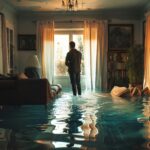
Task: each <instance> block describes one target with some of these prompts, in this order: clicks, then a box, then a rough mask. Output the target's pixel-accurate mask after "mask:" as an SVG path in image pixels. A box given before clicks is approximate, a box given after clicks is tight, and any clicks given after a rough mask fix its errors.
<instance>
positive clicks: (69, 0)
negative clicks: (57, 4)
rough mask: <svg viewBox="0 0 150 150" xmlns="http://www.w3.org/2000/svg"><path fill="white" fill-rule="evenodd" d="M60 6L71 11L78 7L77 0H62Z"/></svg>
mask: <svg viewBox="0 0 150 150" xmlns="http://www.w3.org/2000/svg"><path fill="white" fill-rule="evenodd" d="M62 6H63V7H65V8H66V10H67V11H73V10H77V9H78V0H62Z"/></svg>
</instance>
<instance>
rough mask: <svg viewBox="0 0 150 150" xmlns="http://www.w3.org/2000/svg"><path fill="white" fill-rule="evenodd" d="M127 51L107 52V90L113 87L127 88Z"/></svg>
mask: <svg viewBox="0 0 150 150" xmlns="http://www.w3.org/2000/svg"><path fill="white" fill-rule="evenodd" d="M127 59H128V53H127V51H109V52H108V63H107V64H108V67H107V68H108V89H109V90H110V89H112V87H113V86H115V85H117V86H127V85H128V77H127V69H126V68H127V66H126V62H127Z"/></svg>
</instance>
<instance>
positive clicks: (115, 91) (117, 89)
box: [110, 86, 129, 96]
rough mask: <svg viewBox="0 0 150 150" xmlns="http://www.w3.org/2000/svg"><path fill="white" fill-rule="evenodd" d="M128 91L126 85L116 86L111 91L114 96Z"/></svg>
mask: <svg viewBox="0 0 150 150" xmlns="http://www.w3.org/2000/svg"><path fill="white" fill-rule="evenodd" d="M128 91H129V90H128V88H126V87H119V86H114V87H113V89H112V90H111V92H110V93H111V95H112V96H122V95H124V94H125V93H128Z"/></svg>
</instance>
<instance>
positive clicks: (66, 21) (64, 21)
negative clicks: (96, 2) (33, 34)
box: [32, 20, 84, 23]
mask: <svg viewBox="0 0 150 150" xmlns="http://www.w3.org/2000/svg"><path fill="white" fill-rule="evenodd" d="M37 21H38V20H33V21H32V22H33V23H36V22H37ZM39 21H48V20H39ZM73 22H79V23H83V22H84V20H62V21H59V20H57V21H55V20H54V23H73Z"/></svg>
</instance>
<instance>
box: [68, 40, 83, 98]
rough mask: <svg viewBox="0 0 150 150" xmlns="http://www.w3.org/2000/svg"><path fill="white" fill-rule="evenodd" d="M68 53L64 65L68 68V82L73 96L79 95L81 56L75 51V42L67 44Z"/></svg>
mask: <svg viewBox="0 0 150 150" xmlns="http://www.w3.org/2000/svg"><path fill="white" fill-rule="evenodd" d="M69 46H70V51H69V52H68V53H67V55H66V61H65V64H66V66H68V72H69V76H70V81H71V85H72V91H73V95H74V96H76V94H77V91H78V95H81V84H80V72H81V67H80V65H81V57H82V54H81V52H79V51H78V50H77V49H75V42H73V41H71V42H70V43H69Z"/></svg>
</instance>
